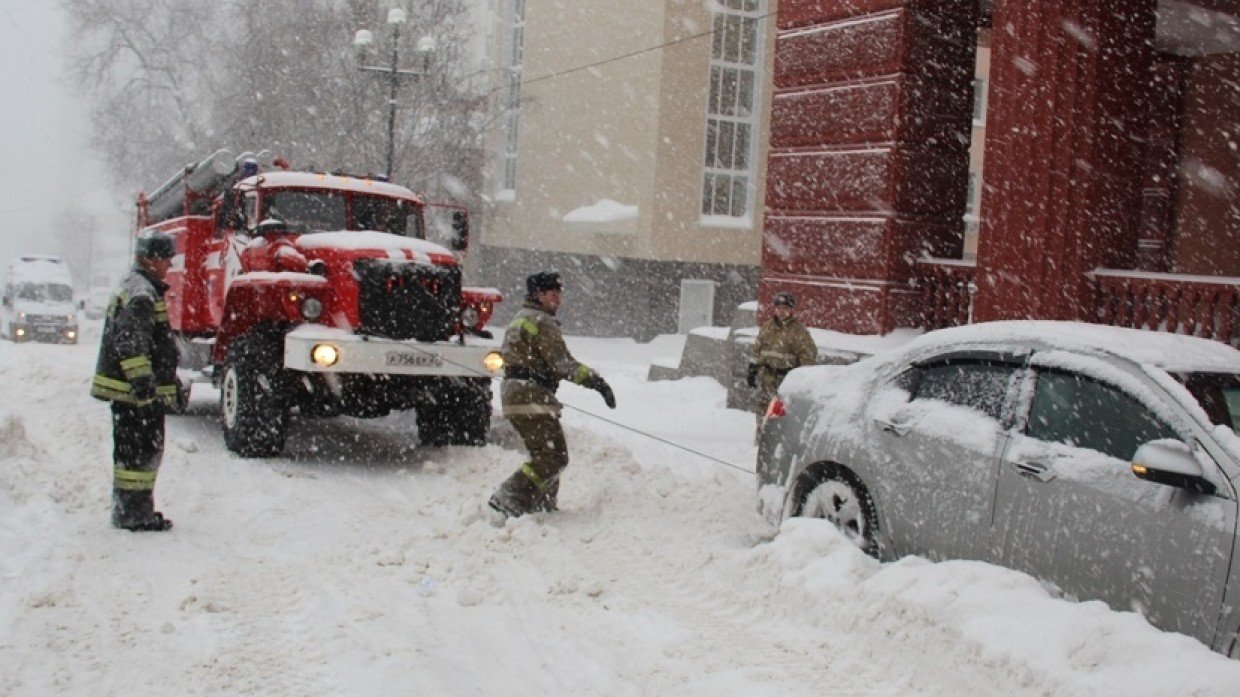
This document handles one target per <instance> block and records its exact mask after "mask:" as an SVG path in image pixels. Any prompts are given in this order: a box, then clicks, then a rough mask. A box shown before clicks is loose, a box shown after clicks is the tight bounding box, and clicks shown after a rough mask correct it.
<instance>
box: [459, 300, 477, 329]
mask: <svg viewBox="0 0 1240 697" xmlns="http://www.w3.org/2000/svg"><path fill="white" fill-rule="evenodd" d="M461 326H462V327H466V328H469V327H476V326H478V308H476V307H474V306H472V305H470V306H469V307H466V308H464V309H462V310H461Z"/></svg>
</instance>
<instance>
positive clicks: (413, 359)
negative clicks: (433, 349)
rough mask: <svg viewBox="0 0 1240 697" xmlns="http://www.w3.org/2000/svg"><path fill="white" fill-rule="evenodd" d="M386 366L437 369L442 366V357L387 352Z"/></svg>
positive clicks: (432, 354)
mask: <svg viewBox="0 0 1240 697" xmlns="http://www.w3.org/2000/svg"><path fill="white" fill-rule="evenodd" d="M387 364H388V365H407V366H416V367H419V368H438V367H439V366H441V365H443V357H441V356H440V355H439V354H437V353H411V352H407V351H388V352H387Z"/></svg>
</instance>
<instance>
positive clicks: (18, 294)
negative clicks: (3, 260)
mask: <svg viewBox="0 0 1240 697" xmlns="http://www.w3.org/2000/svg"><path fill="white" fill-rule="evenodd" d="M0 305H2V311H0V334H3V336H4V337H5V338H7V339H10V340H12V341H30V340H32V339H33V340H37V341H55V342H64V343H70V344H76V343H77V340H78V318H77V308H76V307H75V306H74V304H73V278H72V277H71V276H70V275H69V265H68V264H66V263H65V261H64V259H61V258H60V257H56V256H50V255H47V254H23V255H22V256H20V257H18V258H17V259H15V260H14V261H13V262H12V263H11V264H9V273H8V276H7V278H6V279H5V282H4V294H3V298H0Z"/></svg>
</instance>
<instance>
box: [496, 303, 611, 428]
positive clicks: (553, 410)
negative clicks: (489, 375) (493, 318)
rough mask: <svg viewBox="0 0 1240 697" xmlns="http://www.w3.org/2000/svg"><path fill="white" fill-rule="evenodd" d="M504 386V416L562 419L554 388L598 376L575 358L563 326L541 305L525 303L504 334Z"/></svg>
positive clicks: (502, 400)
mask: <svg viewBox="0 0 1240 697" xmlns="http://www.w3.org/2000/svg"><path fill="white" fill-rule="evenodd" d="M503 353H504V372H505V374H506V376H505V378H504V383H503V385H502V386H501V387H500V403H501V404H502V405H503V415H504V416H513V415H521V414H524V415H530V414H551V415H554V416H559V415H560V410H561V408H562V407H561V405H560V400H558V399H556V397H555V390H554V389H551V388H550V386H551V385H558V384H559V382H560V381H561V380H568V381H570V382H574V383H576V384H578V385H580V384H581V383H583V382H585V381H586V380H588V379H590V377H591V376H593V375H594V374H595V373H594V371H593V370H591V369H590V367H589V366H587V365H585V364H583V363H581V362H579V361H578V360H577V359H575V358H573V355H572V354H571V353H569V352H568V346H567V345H566V344H565V343H564V335H563V334H562V333H561V331H560V323H559V321H557V320H556V319H555V317H553V316H552V315H551V314H550V313H549V312H547V311H546V310H544V309H543V308H542V306H541V305H539V304H538V303H537V302H534V301H532V300H527V301H525V304H524V305H522V306H521V309H520V310H519V311H518V312H517V315H516V317H514V318H513V319H512V322H510V323H509V324H508V329H507V330H505V332H504V346H503Z"/></svg>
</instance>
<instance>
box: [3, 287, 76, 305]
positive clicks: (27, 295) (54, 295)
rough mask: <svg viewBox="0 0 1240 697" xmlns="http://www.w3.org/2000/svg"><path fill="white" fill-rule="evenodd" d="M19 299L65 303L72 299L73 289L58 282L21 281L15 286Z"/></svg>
mask: <svg viewBox="0 0 1240 697" xmlns="http://www.w3.org/2000/svg"><path fill="white" fill-rule="evenodd" d="M17 297H18V299H20V300H31V301H34V302H54V303H67V302H70V301H72V300H73V289H72V288H70V287H69V286H65V285H60V284H58V283H23V284H21V285H19V286H18V287H17Z"/></svg>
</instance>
